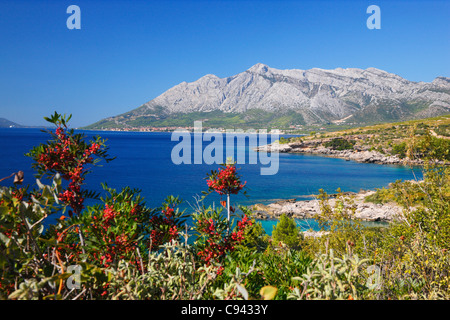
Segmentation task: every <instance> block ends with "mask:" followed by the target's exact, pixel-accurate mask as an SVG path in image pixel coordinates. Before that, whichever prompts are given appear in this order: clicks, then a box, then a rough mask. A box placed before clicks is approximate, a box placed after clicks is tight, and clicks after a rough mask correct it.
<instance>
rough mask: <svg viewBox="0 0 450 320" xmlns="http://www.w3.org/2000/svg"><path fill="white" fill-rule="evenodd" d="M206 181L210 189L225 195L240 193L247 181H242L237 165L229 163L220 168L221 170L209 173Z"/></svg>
mask: <svg viewBox="0 0 450 320" xmlns="http://www.w3.org/2000/svg"><path fill="white" fill-rule="evenodd" d="M206 183H207V184H208V187H209V189H210V190H214V191H216V192H217V193H219V194H220V195H223V194H238V193H239V191H241V190H242V188H244V186H245V184H246V183H247V182H244V183H241V180H240V178H239V176H238V175H237V174H236V167H235V165H234V164H227V165H225V166H224V168H219V172H216V171H214V172H213V173H212V174H211V175H209V176H208V180H207V181H206Z"/></svg>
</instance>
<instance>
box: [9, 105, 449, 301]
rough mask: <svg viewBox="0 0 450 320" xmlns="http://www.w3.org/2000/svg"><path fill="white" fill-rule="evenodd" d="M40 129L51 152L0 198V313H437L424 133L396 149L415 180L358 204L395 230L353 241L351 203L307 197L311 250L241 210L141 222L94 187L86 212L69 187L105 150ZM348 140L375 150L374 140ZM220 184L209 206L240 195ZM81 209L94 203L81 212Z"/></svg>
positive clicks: (118, 199) (61, 131) (442, 199)
mask: <svg viewBox="0 0 450 320" xmlns="http://www.w3.org/2000/svg"><path fill="white" fill-rule="evenodd" d="M47 119H48V120H49V121H50V122H53V123H55V124H56V125H57V129H56V132H49V133H50V134H51V136H52V140H49V141H48V142H47V144H43V145H40V146H37V147H35V148H33V149H32V151H30V153H29V156H30V157H31V158H32V159H33V160H34V168H36V170H37V172H38V178H39V179H38V180H37V186H33V189H31V188H30V186H26V187H21V185H20V184H21V183H22V181H23V175H21V174H20V172H17V173H15V174H14V177H15V180H14V181H15V185H14V186H13V187H9V188H7V187H1V188H0V272H1V275H0V298H1V299H11V300H15V299H41V300H65V299H85V300H89V299H105V300H115V299H117V300H131V299H139V300H144V299H148V300H188V299H209V300H212V299H227V300H228V299H239V300H240V299H260V298H265V299H275V300H287V299H292V300H297V299H299V300H311V299H348V300H353V299H377V300H388V299H391V300H404V299H405V300H412V299H444V300H448V299H450V251H449V249H450V175H449V174H450V167H449V166H447V165H446V162H445V161H446V159H447V158H446V155H447V153H446V152H445V150H443V149H442V146H441V145H440V144H439V143H438V144H437V143H436V141H434V140H433V139H432V138H431V137H429V136H428V135H427V133H426V132H427V130H425V129H428V128H429V127H425V126H422V125H418V124H417V123H416V124H414V125H412V126H413V128H414V130H416V129H417V130H421V129H423V130H425V131H424V134H425V136H416V135H415V134H413V135H411V137H410V138H406V136H405V137H404V140H401V141H396V144H400V143H401V142H404V143H405V145H404V149H401V150H402V151H403V152H404V153H405V155H407V156H408V157H409V159H410V160H414V156H420V157H422V158H421V159H423V160H424V164H423V166H422V167H421V169H422V170H423V180H422V181H414V182H412V181H396V182H394V183H392V184H391V185H390V186H389V187H387V188H382V189H379V190H377V192H376V193H375V194H374V195H372V196H370V197H368V198H367V199H366V201H373V202H378V203H385V202H395V203H397V204H399V205H401V206H402V207H403V209H404V210H403V212H402V214H401V215H400V216H399V217H398V219H397V220H396V221H394V222H392V223H391V224H389V225H388V226H386V227H366V226H364V225H363V224H362V223H361V222H360V221H358V220H356V219H355V218H354V215H355V211H356V207H355V205H354V202H353V198H352V197H351V196H347V195H344V194H343V193H342V192H341V191H340V190H339V189H338V190H337V195H336V196H335V197H336V201H335V202H334V205H331V204H330V201H329V196H328V194H326V193H325V192H324V191H323V190H319V195H318V200H319V203H320V209H321V214H320V215H319V217H318V218H317V220H318V222H319V226H320V227H321V231H323V233H322V235H321V236H318V237H306V236H305V237H304V236H302V235H301V234H300V232H299V229H298V228H297V226H296V224H295V222H294V221H293V219H291V218H288V217H287V216H286V215H283V216H282V217H281V218H280V221H279V222H278V224H277V225H276V227H274V231H273V234H272V236H271V237H270V236H268V235H267V234H265V232H264V229H263V228H262V226H261V223H259V222H258V221H256V220H255V218H254V216H253V213H252V211H251V210H250V209H249V208H246V207H239V210H237V208H236V209H235V208H233V210H232V211H233V212H234V217H233V219H234V222H236V223H230V221H228V220H227V218H226V217H224V215H223V214H222V208H214V207H205V206H204V204H203V202H202V201H201V200H200V201H199V203H198V207H197V208H193V213H192V217H193V220H194V224H193V225H192V226H191V227H189V226H188V225H187V224H185V222H186V219H187V218H188V217H189V213H187V212H184V211H179V210H178V208H177V207H178V205H179V203H180V201H181V200H179V199H178V198H176V197H173V196H168V197H167V199H166V201H165V202H164V203H163V204H162V205H161V207H159V208H148V207H147V206H146V204H145V201H144V199H143V198H141V197H140V195H139V191H138V190H131V189H130V188H128V187H125V188H123V189H122V191H116V190H114V189H111V188H108V187H107V186H106V185H104V188H105V190H106V191H107V192H108V195H107V196H105V197H104V198H99V197H98V196H97V195H96V194H94V193H91V192H88V191H86V190H84V189H82V186H83V183H82V182H83V180H84V176H85V175H86V174H87V173H88V172H89V171H90V170H89V167H88V165H94V164H96V160H107V161H110V160H112V159H110V158H109V157H108V156H107V154H106V151H107V147H106V145H105V141H104V140H101V139H100V138H99V137H96V139H95V140H93V141H90V142H86V141H85V140H84V137H83V136H82V135H79V134H75V133H74V132H73V131H72V130H68V129H67V126H66V125H67V123H66V122H67V121H68V118H65V117H61V116H59V115H58V114H56V113H55V115H54V116H52V117H51V118H47ZM427 125H429V126H431V125H430V124H427ZM396 126H399V127H400V126H404V124H399V125H396ZM406 126H408V125H406ZM384 129H386V130H387V131H384V132H389V130H391V129H392V128H391V127H386V128H384ZM397 129H398V130H399V131H398V134H399V133H400V132H401V131H405V129H407V128H405V127H402V129H399V128H395V130H397ZM360 130H366V131H367V132H371V133H367V134H368V135H369V134H370V136H366V138H367V139H370V143H374V142H376V141H379V142H380V144H381V143H382V141H381V140H377V139H378V138H379V137H377V132H379V133H380V132H381V131H377V130H379V128H378V129H377V128H366V129H360ZM414 130H410V131H409V134H411V133H412V132H414ZM402 139H403V138H402ZM436 139H440V138H436ZM393 145H395V144H393ZM418 150H419V151H418ZM436 157H439V158H440V159H442V160H443V161H444V163H443V164H442V163H441V164H438V163H437V162H436V161H434V160H433V159H435V158H436ZM416 169H417V168H416ZM220 172H225V173H226V174H220V173H217V174H216V175H214V174H212V175H211V176H209V181H210V182H209V183H208V186H209V188H210V189H211V188H212V190H210V191H211V192H212V191H217V192H219V191H220V192H222V193H219V194H236V193H238V192H240V191H241V189H242V188H243V187H244V185H239V186H238V187H236V184H235V183H230V182H232V181H238V182H239V181H240V180H239V177H238V176H237V175H236V170H235V168H234V167H233V165H231V164H227V165H226V166H225V167H224V168H223V170H222V171H220ZM44 176H47V177H49V178H50V180H49V181H50V184H49V185H46V184H45V183H44V182H41V178H43V177H44ZM7 178H9V177H7ZM7 178H5V179H7ZM2 180H4V179H2ZM227 188H228V189H227ZM206 194H207V193H206ZM206 196H207V195H206ZM86 197H92V198H94V199H95V200H97V203H96V204H95V205H92V206H86V207H84V205H83V203H84V199H85V198H86ZM224 202H225V201H224ZM221 205H222V206H224V207H225V206H226V203H221ZM55 214H58V218H57V219H56V222H55V223H54V224H52V225H50V226H49V227H47V228H44V225H43V221H45V219H47V218H48V217H49V216H51V215H55ZM74 266H75V267H76V268H77V269H76V270H75V271H77V272H78V274H77V272H75V273H73V270H71V268H72V267H74Z"/></svg>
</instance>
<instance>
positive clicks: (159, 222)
mask: <svg viewBox="0 0 450 320" xmlns="http://www.w3.org/2000/svg"><path fill="white" fill-rule="evenodd" d="M174 212H175V210H174V209H173V208H171V207H167V208H164V209H163V210H162V211H161V215H158V216H153V217H152V218H151V219H150V223H151V226H152V231H151V233H150V238H151V241H152V250H158V248H159V246H161V245H162V244H164V243H166V242H169V241H171V240H173V239H178V237H179V230H178V227H177V225H176V218H175V216H174Z"/></svg>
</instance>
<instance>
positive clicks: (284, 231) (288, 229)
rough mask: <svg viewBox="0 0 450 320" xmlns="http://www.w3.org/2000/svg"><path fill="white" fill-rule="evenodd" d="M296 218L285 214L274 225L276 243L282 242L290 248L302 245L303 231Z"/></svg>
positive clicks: (273, 233)
mask: <svg viewBox="0 0 450 320" xmlns="http://www.w3.org/2000/svg"><path fill="white" fill-rule="evenodd" d="M300 231H301V230H300V227H298V226H297V223H296V222H295V220H294V218H289V217H288V216H287V215H285V214H283V215H281V217H280V220H279V221H278V223H277V224H276V225H275V226H274V227H273V232H272V238H273V241H274V242H275V243H279V242H282V243H284V244H286V245H287V246H288V247H289V248H296V247H298V246H299V245H300V240H301V233H300Z"/></svg>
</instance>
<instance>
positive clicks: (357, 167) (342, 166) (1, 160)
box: [0, 128, 421, 234]
mask: <svg viewBox="0 0 450 320" xmlns="http://www.w3.org/2000/svg"><path fill="white" fill-rule="evenodd" d="M78 132H82V133H84V134H85V135H86V137H87V139H91V138H92V137H93V136H95V135H100V136H101V137H102V138H105V139H107V142H106V143H107V145H108V146H109V154H110V155H111V156H115V157H116V159H115V160H113V161H111V162H110V163H106V162H103V166H102V167H95V168H93V172H92V173H91V174H90V175H88V177H87V179H86V186H85V187H86V188H87V189H90V190H95V191H99V192H101V191H102V187H101V183H102V182H106V183H107V184H108V186H109V187H113V188H116V189H118V190H120V189H121V188H122V187H125V186H130V187H132V188H138V189H140V190H141V195H142V196H143V197H144V198H145V201H146V204H147V206H149V207H158V206H160V205H161V203H162V202H163V201H164V199H165V198H166V197H167V196H168V195H174V196H179V197H180V198H181V199H182V200H183V204H182V208H184V209H186V210H187V211H192V208H191V205H194V204H195V202H196V201H195V198H196V197H199V196H201V195H202V191H206V190H207V185H206V180H205V177H206V174H207V173H209V172H210V171H211V170H214V169H217V168H218V165H217V164H212V165H207V164H205V163H202V164H178V165H176V164H174V163H173V162H172V159H171V153H172V149H173V148H174V147H175V146H176V145H177V144H178V143H179V141H171V133H170V132H167V133H166V132H113V131H78ZM281 136H283V137H287V135H281ZM48 139H50V136H49V134H48V133H45V132H41V130H40V129H35V128H26V129H22V128H0V178H2V177H6V176H9V175H10V174H11V173H12V172H16V171H18V170H22V171H23V172H24V173H25V179H24V184H25V185H27V184H29V185H30V186H31V187H32V186H33V185H35V181H36V179H35V177H34V174H35V172H34V171H33V170H32V168H31V159H30V158H28V157H26V156H24V154H25V153H27V152H28V151H29V150H30V149H31V148H32V147H33V146H36V145H38V144H40V143H44V142H45V141H47V140H48ZM269 142H270V140H269ZM208 144H210V142H208V141H204V142H203V148H205V147H206V146H208ZM244 148H245V152H246V154H247V157H248V158H250V156H251V155H252V153H254V151H253V150H252V149H251V148H249V146H248V144H247V145H246V146H245V147H244ZM235 151H236V152H237V151H238V150H237V148H236V150H235ZM240 151H242V150H240ZM193 157H194V150H192V158H193ZM248 162H249V161H247V162H246V164H238V165H237V167H238V168H239V173H240V175H241V176H242V180H243V181H247V185H246V190H247V196H244V195H237V196H232V198H231V202H232V205H237V204H242V205H251V204H255V203H264V204H267V203H270V202H274V201H277V200H281V199H291V198H297V199H298V200H301V199H305V200H306V199H311V197H312V195H314V194H317V193H318V190H319V189H321V188H322V189H324V190H325V191H326V192H328V193H334V192H335V191H336V189H337V188H341V190H342V191H353V192H358V191H360V190H361V189H374V188H381V187H384V186H387V185H388V184H389V183H390V182H394V181H396V180H398V179H401V180H410V179H413V178H414V175H413V172H412V171H411V169H410V168H408V167H403V166H395V165H378V164H367V163H357V162H354V161H345V160H343V159H335V158H329V157H321V156H314V155H303V154H279V168H278V172H277V173H276V174H274V175H261V167H268V165H262V164H261V163H260V162H259V161H258V164H249V163H248ZM415 174H416V175H417V176H418V177H421V175H420V172H415ZM11 184H12V179H8V180H7V181H3V182H2V185H11ZM220 200H221V198H220V196H219V195H218V194H210V195H209V196H208V197H207V198H206V201H207V204H212V203H215V205H219V201H220ZM262 223H263V227H264V228H265V230H266V232H267V233H269V234H271V232H272V226H273V225H274V224H275V223H276V221H263V222H262ZM298 224H299V225H301V226H302V227H303V228H304V229H309V228H310V227H312V228H313V229H314V228H315V227H316V226H317V225H316V224H315V222H314V221H313V220H303V221H298Z"/></svg>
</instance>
